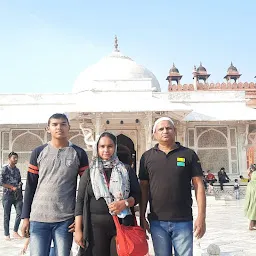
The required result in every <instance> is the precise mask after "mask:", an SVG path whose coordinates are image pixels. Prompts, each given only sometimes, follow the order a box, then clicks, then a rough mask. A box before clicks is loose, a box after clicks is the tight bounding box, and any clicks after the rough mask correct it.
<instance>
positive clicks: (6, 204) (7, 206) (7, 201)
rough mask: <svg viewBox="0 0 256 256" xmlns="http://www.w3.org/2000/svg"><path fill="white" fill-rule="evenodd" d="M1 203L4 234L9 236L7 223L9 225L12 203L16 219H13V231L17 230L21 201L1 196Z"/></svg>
mask: <svg viewBox="0 0 256 256" xmlns="http://www.w3.org/2000/svg"><path fill="white" fill-rule="evenodd" d="M2 203H3V208H4V235H5V236H9V235H10V230H9V225H10V216H11V210H12V205H14V207H15V210H16V219H15V223H14V228H13V231H14V232H18V229H19V225H20V217H21V211H22V205H23V202H22V200H16V199H15V198H14V197H9V198H5V197H3V199H2Z"/></svg>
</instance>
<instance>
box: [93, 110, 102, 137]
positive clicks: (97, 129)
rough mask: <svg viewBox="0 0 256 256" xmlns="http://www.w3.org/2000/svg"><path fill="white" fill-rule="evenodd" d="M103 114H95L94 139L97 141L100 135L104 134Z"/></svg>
mask: <svg viewBox="0 0 256 256" xmlns="http://www.w3.org/2000/svg"><path fill="white" fill-rule="evenodd" d="M101 119H102V117H101V114H98V113H97V114H95V118H94V119H92V123H93V125H94V137H95V141H97V139H98V138H99V136H100V134H101V133H102V132H103V124H102V122H101Z"/></svg>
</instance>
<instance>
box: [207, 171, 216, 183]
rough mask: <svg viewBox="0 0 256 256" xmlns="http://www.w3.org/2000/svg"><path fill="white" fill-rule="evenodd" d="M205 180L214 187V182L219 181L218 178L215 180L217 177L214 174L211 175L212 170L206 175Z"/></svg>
mask: <svg viewBox="0 0 256 256" xmlns="http://www.w3.org/2000/svg"><path fill="white" fill-rule="evenodd" d="M205 178H206V181H207V182H208V183H210V184H211V185H212V184H213V183H214V182H216V181H217V180H216V178H215V176H214V174H213V173H211V171H210V170H208V171H207V175H206V177H205Z"/></svg>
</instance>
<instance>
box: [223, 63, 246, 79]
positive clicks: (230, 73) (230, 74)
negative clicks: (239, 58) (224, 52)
mask: <svg viewBox="0 0 256 256" xmlns="http://www.w3.org/2000/svg"><path fill="white" fill-rule="evenodd" d="M241 75H242V74H239V72H238V70H237V68H236V67H235V66H234V65H233V63H232V62H231V64H230V67H229V68H228V70H227V74H226V75H225V76H224V79H226V80H227V82H229V81H230V80H232V79H233V80H234V81H235V83H236V81H237V80H238V79H239V78H240V76H241Z"/></svg>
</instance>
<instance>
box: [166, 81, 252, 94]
mask: <svg viewBox="0 0 256 256" xmlns="http://www.w3.org/2000/svg"><path fill="white" fill-rule="evenodd" d="M194 90H195V86H194V85H193V84H183V85H181V84H178V85H171V84H170V85H169V87H168V91H169V92H172V91H194ZM196 90H209V91H216V90H217V91H219V90H236V91H239V90H242V91H255V90H256V84H255V83H253V82H250V83H248V82H245V83H197V84H196Z"/></svg>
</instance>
